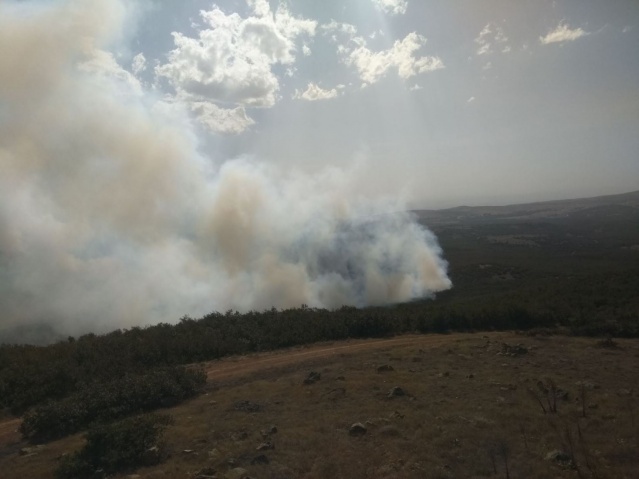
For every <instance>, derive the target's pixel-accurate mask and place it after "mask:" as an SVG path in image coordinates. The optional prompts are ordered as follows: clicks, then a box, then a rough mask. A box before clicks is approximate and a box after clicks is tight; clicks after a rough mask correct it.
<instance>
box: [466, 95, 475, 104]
mask: <svg viewBox="0 0 639 479" xmlns="http://www.w3.org/2000/svg"><path fill="white" fill-rule="evenodd" d="M474 101H475V97H474V96H471V97H470V98H469V99H468V100H466V103H472V102H474Z"/></svg>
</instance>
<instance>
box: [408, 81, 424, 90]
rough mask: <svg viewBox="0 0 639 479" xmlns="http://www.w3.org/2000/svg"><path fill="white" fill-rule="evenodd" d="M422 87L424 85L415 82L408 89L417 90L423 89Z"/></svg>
mask: <svg viewBox="0 0 639 479" xmlns="http://www.w3.org/2000/svg"><path fill="white" fill-rule="evenodd" d="M423 89H424V87H423V86H421V85H419V84H417V83H416V84H415V85H413V86H412V87H410V88H409V90H410V91H419V90H423Z"/></svg>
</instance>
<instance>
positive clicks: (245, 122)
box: [187, 101, 255, 134]
mask: <svg viewBox="0 0 639 479" xmlns="http://www.w3.org/2000/svg"><path fill="white" fill-rule="evenodd" d="M187 104H188V105H189V106H190V107H191V111H193V113H195V116H196V118H197V119H198V121H199V122H200V123H201V124H203V125H204V126H206V127H207V128H208V129H209V130H210V131H213V132H216V133H227V134H239V133H242V132H243V131H245V130H246V129H247V128H249V127H250V126H251V125H254V124H255V121H254V120H253V119H252V118H251V117H249V116H248V115H247V114H246V110H245V109H244V107H241V106H238V107H235V108H220V107H219V106H217V105H216V104H215V103H211V102H206V101H193V102H188V103H187Z"/></svg>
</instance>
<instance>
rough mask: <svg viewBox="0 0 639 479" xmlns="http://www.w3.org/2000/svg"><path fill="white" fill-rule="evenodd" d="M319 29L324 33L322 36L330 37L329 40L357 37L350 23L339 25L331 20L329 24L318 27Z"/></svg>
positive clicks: (335, 40)
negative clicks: (340, 37) (341, 37)
mask: <svg viewBox="0 0 639 479" xmlns="http://www.w3.org/2000/svg"><path fill="white" fill-rule="evenodd" d="M320 29H321V30H322V31H323V32H324V35H331V40H333V41H334V42H337V41H338V36H345V37H347V38H348V39H351V38H353V37H354V36H355V35H357V28H356V27H355V25H352V24H350V23H340V22H337V21H335V20H331V21H330V22H329V23H325V24H323V25H321V26H320Z"/></svg>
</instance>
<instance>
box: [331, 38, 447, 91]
mask: <svg viewBox="0 0 639 479" xmlns="http://www.w3.org/2000/svg"><path fill="white" fill-rule="evenodd" d="M353 43H354V44H355V45H356V46H355V47H350V46H347V47H343V48H342V49H341V51H340V52H341V53H342V55H344V58H343V61H344V62H345V63H346V64H347V65H349V66H354V67H355V68H356V69H357V71H358V73H359V76H360V79H361V80H362V81H364V82H366V83H368V84H373V83H376V82H378V81H379V80H380V79H381V78H382V77H384V76H385V75H386V74H387V73H388V71H389V70H391V69H397V74H398V75H399V77H400V78H402V79H407V78H410V77H412V76H415V75H417V74H419V73H424V72H430V71H435V70H439V69H442V68H444V63H443V62H442V60H441V59H440V58H439V57H437V56H422V57H419V56H417V52H418V50H419V49H421V48H422V47H423V46H424V45H425V44H426V38H425V37H424V36H422V35H419V34H417V33H415V32H412V33H409V34H408V35H406V37H404V38H403V39H402V40H396V41H395V43H394V44H393V46H392V47H391V48H389V49H388V50H382V51H379V52H373V51H371V50H370V49H369V48H368V47H367V45H366V40H365V39H364V38H362V37H356V38H354V39H353Z"/></svg>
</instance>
